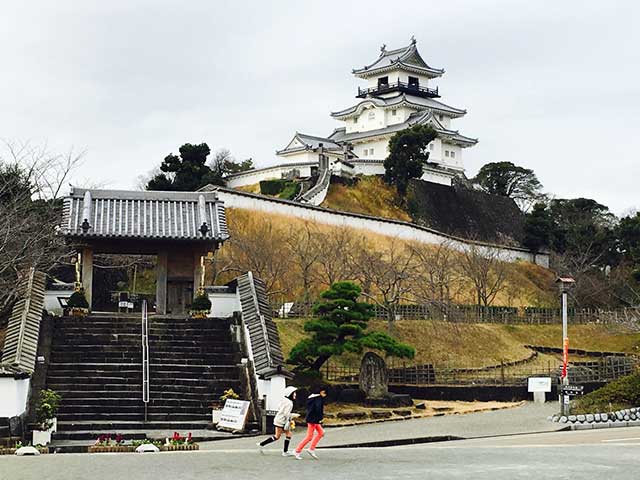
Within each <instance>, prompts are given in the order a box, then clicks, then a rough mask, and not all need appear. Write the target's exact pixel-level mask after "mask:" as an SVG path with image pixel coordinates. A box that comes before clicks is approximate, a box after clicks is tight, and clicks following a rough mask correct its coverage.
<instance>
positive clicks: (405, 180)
mask: <svg viewBox="0 0 640 480" xmlns="http://www.w3.org/2000/svg"><path fill="white" fill-rule="evenodd" d="M435 138H436V131H435V130H434V129H433V128H431V127H430V126H428V125H414V126H412V127H409V128H406V129H404V130H402V131H400V132H398V133H396V134H395V135H394V136H393V137H391V140H389V156H388V157H387V159H386V160H385V161H384V168H385V173H384V180H385V182H387V183H388V184H390V185H395V187H396V190H397V191H398V193H399V194H400V195H402V196H404V195H405V194H406V193H407V188H408V187H409V181H410V180H411V179H412V178H420V177H421V176H422V168H423V166H424V165H425V164H426V163H427V161H428V160H429V151H428V150H427V146H428V145H429V143H431V142H432V141H433V139H435Z"/></svg>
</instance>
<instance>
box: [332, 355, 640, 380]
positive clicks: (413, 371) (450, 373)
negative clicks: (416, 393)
mask: <svg viewBox="0 0 640 480" xmlns="http://www.w3.org/2000/svg"><path fill="white" fill-rule="evenodd" d="M639 367H640V361H639V359H637V358H634V357H607V358H603V359H600V360H598V361H593V362H574V363H571V364H570V366H569V370H568V371H569V379H570V380H571V382H572V383H574V382H575V383H587V382H609V381H611V380H615V379H617V378H620V377H622V376H625V375H629V374H631V373H633V372H634V371H636V370H638V368H639ZM561 370H562V368H561V366H560V365H559V364H552V363H551V362H549V363H548V365H547V366H546V367H526V368H525V367H516V366H510V365H509V364H507V363H503V364H501V365H500V366H491V367H490V368H478V369H473V368H451V367H447V366H443V367H438V366H434V365H415V366H406V367H396V366H393V364H392V365H391V366H390V367H389V368H388V369H387V371H388V374H389V384H390V385H456V386H457V385H503V386H520V385H526V384H527V379H528V378H529V377H551V378H552V379H553V381H554V383H557V382H558V378H559V377H560V373H561ZM322 374H323V376H324V379H325V380H326V381H328V382H339V383H358V378H359V374H360V371H359V368H355V367H348V366H344V365H336V364H333V363H330V362H327V363H326V364H325V366H324V367H323V368H322Z"/></svg>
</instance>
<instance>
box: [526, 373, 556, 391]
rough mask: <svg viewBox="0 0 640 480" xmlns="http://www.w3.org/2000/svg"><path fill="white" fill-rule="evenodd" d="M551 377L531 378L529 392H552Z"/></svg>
mask: <svg viewBox="0 0 640 480" xmlns="http://www.w3.org/2000/svg"><path fill="white" fill-rule="evenodd" d="M550 391H551V377H529V392H550Z"/></svg>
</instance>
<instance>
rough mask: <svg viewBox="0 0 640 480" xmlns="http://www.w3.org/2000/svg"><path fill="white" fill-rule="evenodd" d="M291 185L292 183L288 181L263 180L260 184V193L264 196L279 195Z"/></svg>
mask: <svg viewBox="0 0 640 480" xmlns="http://www.w3.org/2000/svg"><path fill="white" fill-rule="evenodd" d="M289 183H292V182H290V181H288V180H262V181H261V182H260V193H262V194H263V195H278V194H279V193H280V192H282V191H283V190H284V189H285V187H286V186H287V184H289Z"/></svg>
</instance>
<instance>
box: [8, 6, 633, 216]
mask: <svg viewBox="0 0 640 480" xmlns="http://www.w3.org/2000/svg"><path fill="white" fill-rule="evenodd" d="M639 14H640V2H635V1H625V2H623V1H608V2H602V1H597V2H596V1H593V2H592V1H577V0H576V1H562V2H558V1H557V0H556V1H546V0H545V1H541V0H536V1H531V0H527V1H515V0H508V1H489V0H487V1H484V0H483V1H480V0H477V1H471V0H467V1H450V0H447V1H446V2H445V1H437V2H436V1H432V0H428V1H427V0H422V1H402V2H393V1H389V0H386V1H378V0H368V1H366V2H348V1H345V0H342V1H333V0H325V1H321V2H320V1H304V2H303V1H251V2H240V1H233V2H221V1H216V2H214V1H204V0H202V1H159V0H153V1H142V0H137V1H136V0H129V1H115V0H111V1H108V2H107V1H89V0H82V1H80V0H77V1H75V2H71V1H64V0H56V1H55V2H53V1H46V2H45V1H23V2H8V1H7V2H3V5H2V8H1V10H0V59H2V65H3V68H2V73H1V74H0V137H1V138H3V139H9V140H28V139H30V140H33V141H36V142H43V141H47V142H48V144H49V146H50V149H52V150H55V151H66V150H68V149H69V148H70V147H74V148H76V149H80V150H86V151H87V156H86V160H85V163H84V165H83V167H82V169H81V171H80V172H78V175H77V177H78V181H86V179H90V180H91V181H92V182H94V183H102V184H106V185H108V186H110V187H119V188H130V187H133V186H134V185H135V184H136V181H137V177H138V175H140V174H144V173H146V172H148V171H149V170H150V169H151V168H153V167H154V166H157V165H158V164H159V163H160V162H161V161H162V159H163V158H164V156H165V155H167V154H168V153H170V152H176V151H177V149H178V147H179V146H180V145H182V144H183V143H185V142H191V143H196V142H197V143H199V142H202V141H205V142H207V143H208V144H209V146H210V147H211V148H212V149H217V148H219V147H226V148H229V149H230V150H231V151H232V153H233V154H234V155H235V156H236V157H237V158H238V159H244V158H247V157H252V158H253V159H254V161H255V163H256V164H257V165H258V166H266V165H269V164H273V163H275V162H276V161H277V160H276V157H275V154H274V151H275V150H276V148H282V147H284V146H285V145H286V143H287V142H288V141H289V139H290V137H291V136H292V135H293V133H294V132H295V131H296V130H299V131H302V132H305V133H310V134H319V135H328V134H329V133H330V132H331V131H332V130H333V128H335V127H337V126H339V125H340V122H337V121H334V120H332V119H331V118H330V117H329V112H330V111H332V110H333V111H335V110H339V109H342V108H345V107H348V106H350V105H351V104H353V103H355V100H356V99H355V92H356V89H357V86H358V85H359V84H360V83H359V82H360V80H358V79H356V78H354V77H353V76H352V75H351V73H350V72H351V69H352V68H353V67H356V66H357V67H360V66H363V65H364V64H367V63H370V62H371V61H373V60H374V59H375V58H376V57H377V56H378V54H379V47H380V45H381V44H382V43H386V44H387V46H388V48H394V47H398V46H404V45H406V44H407V43H408V42H409V39H410V37H411V35H415V37H416V38H417V40H418V48H419V50H420V52H421V54H422V56H423V57H424V58H425V60H426V61H427V62H428V63H429V64H430V65H432V66H434V67H438V68H445V69H446V71H447V72H446V74H445V75H444V77H443V78H441V79H439V80H438V81H437V83H436V84H437V85H439V87H440V93H441V95H442V100H443V101H444V102H445V103H449V104H451V105H453V106H457V107H463V108H466V109H467V110H468V112H469V113H468V115H467V116H466V117H465V118H463V119H460V120H457V121H455V122H454V124H453V125H454V127H455V128H457V129H459V130H460V131H461V132H462V133H463V134H465V135H469V136H472V137H479V139H480V143H479V144H478V145H477V146H476V147H473V148H471V149H467V150H465V152H464V155H463V158H464V161H465V164H466V168H467V173H468V175H469V176H472V175H474V174H475V173H476V172H477V170H478V168H480V166H482V165H483V164H484V163H487V162H492V161H512V162H514V163H516V164H520V165H523V166H526V167H529V168H533V169H534V170H535V172H536V173H537V175H538V177H539V178H540V180H541V181H542V183H543V184H544V186H545V188H546V190H547V191H549V192H551V193H553V194H555V195H556V196H558V197H577V196H586V197H591V198H594V199H596V200H597V201H599V202H600V203H604V204H606V205H608V206H609V207H610V208H611V209H612V210H613V211H614V212H615V213H617V214H620V213H623V212H625V211H627V210H628V209H630V208H632V207H640V198H639V196H638V194H637V190H638V189H637V185H638V180H639V173H640V167H639V166H638V160H640V159H639V158H638V153H637V152H638V151H639V150H640V135H638V133H637V129H638V126H639V125H640V61H639V60H640V53H639V51H640V34H639V33H638V31H639V30H640V29H639V28H638V25H639V24H638V20H640V18H639V17H640V15H639Z"/></svg>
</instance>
